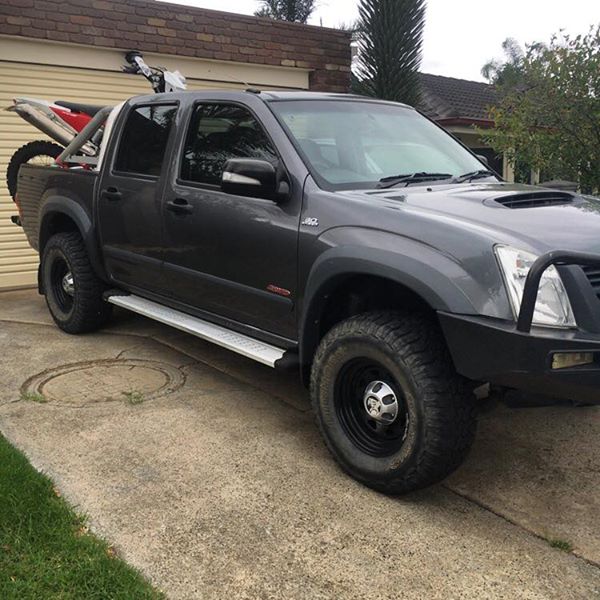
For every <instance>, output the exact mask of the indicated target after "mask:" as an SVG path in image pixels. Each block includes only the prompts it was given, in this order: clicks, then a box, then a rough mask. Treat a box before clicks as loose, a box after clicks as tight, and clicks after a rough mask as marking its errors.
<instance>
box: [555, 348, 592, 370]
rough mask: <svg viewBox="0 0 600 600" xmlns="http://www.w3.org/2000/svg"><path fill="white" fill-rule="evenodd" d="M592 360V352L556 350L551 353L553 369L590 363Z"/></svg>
mask: <svg viewBox="0 0 600 600" xmlns="http://www.w3.org/2000/svg"><path fill="white" fill-rule="evenodd" d="M593 362H594V353H593V352H557V353H556V354H553V355H552V368H553V369H569V368H572V367H581V366H582V365H590V364H592V363H593Z"/></svg>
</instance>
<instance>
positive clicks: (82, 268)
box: [41, 231, 112, 333]
mask: <svg viewBox="0 0 600 600" xmlns="http://www.w3.org/2000/svg"><path fill="white" fill-rule="evenodd" d="M41 275H42V283H43V287H44V294H45V296H46V304H47V305H48V309H49V310H50V314H51V315H52V318H53V319H54V322H55V323H56V324H57V325H58V326H59V327H60V328H61V329H62V330H63V331H66V332H67V333H85V332H88V331H94V330H95V329H98V328H99V327H101V326H102V325H104V324H105V323H106V321H107V320H108V319H109V317H110V314H111V308H112V306H111V305H110V304H108V303H106V302H105V301H104V300H103V299H102V293H103V291H104V288H105V286H104V284H103V282H102V281H101V280H100V279H99V278H98V277H97V276H96V274H95V273H94V271H93V269H92V266H91V264H90V261H89V259H88V256H87V252H86V249H85V245H84V243H83V240H82V239H81V236H80V235H79V233H78V232H75V231H71V232H66V233H57V234H56V235H53V236H52V237H51V238H50V239H49V240H48V242H47V243H46V246H45V247H44V252H43V254H42V262H41Z"/></svg>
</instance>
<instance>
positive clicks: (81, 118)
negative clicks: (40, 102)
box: [50, 106, 92, 132]
mask: <svg viewBox="0 0 600 600" xmlns="http://www.w3.org/2000/svg"><path fill="white" fill-rule="evenodd" d="M50 108H51V110H52V112H53V113H55V114H56V115H57V116H59V117H60V118H61V119H62V120H63V121H65V122H66V123H68V124H69V125H70V126H71V127H72V128H73V129H75V131H77V132H79V131H81V130H82V129H83V128H84V127H85V126H86V125H87V124H88V123H89V122H90V121H91V120H92V117H90V115H88V114H86V113H83V112H74V111H71V110H69V109H67V108H55V107H54V106H51V107H50Z"/></svg>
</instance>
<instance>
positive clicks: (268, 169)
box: [221, 158, 277, 200]
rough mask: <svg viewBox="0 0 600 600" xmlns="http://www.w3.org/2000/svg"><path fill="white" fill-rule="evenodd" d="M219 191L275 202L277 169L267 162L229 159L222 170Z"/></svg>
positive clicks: (251, 159) (249, 159) (253, 159)
mask: <svg viewBox="0 0 600 600" xmlns="http://www.w3.org/2000/svg"><path fill="white" fill-rule="evenodd" d="M221 191H223V192H225V193H226V194H234V195H236V196H249V197H251V198H266V199H267V200H275V197H276V194H277V169H276V168H275V166H273V165H272V164H271V163H270V162H269V161H266V160H261V159H258V158H230V159H229V160H228V161H227V162H226V163H225V166H224V168H223V177H222V180H221Z"/></svg>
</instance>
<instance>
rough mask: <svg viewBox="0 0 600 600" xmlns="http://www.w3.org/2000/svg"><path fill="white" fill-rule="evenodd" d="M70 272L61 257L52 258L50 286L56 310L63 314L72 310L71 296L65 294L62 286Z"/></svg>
mask: <svg viewBox="0 0 600 600" xmlns="http://www.w3.org/2000/svg"><path fill="white" fill-rule="evenodd" d="M70 272H71V269H70V268H69V265H68V263H67V261H66V260H65V259H64V258H63V257H62V256H56V257H54V260H53V261H52V266H51V267H50V284H51V286H52V295H53V296H54V300H55V301H56V304H57V305H58V308H59V309H60V310H61V311H62V312H64V313H70V312H71V309H72V308H73V295H72V294H69V293H67V291H66V290H65V286H64V280H65V277H66V276H67V274H69V273H70Z"/></svg>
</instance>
